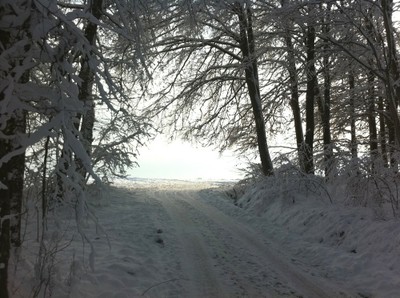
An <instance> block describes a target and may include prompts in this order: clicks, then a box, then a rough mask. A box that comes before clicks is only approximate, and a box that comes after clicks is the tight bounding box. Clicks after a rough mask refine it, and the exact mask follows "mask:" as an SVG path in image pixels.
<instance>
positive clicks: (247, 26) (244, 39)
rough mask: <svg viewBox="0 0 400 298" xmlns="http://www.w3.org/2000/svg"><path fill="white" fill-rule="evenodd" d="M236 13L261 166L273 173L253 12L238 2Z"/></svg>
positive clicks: (264, 171) (265, 170)
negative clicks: (258, 67) (261, 92)
mask: <svg viewBox="0 0 400 298" xmlns="http://www.w3.org/2000/svg"><path fill="white" fill-rule="evenodd" d="M234 10H235V13H236V14H237V16H238V18H239V26H240V49H241V52H242V55H243V61H242V63H243V66H244V68H245V77H246V84H247V89H248V92H249V97H250V101H251V106H252V109H253V115H254V122H255V125H256V133H257V144H258V151H259V154H260V159H261V168H262V171H263V173H264V175H266V176H269V175H273V165H272V161H271V157H270V154H269V149H268V144H267V137H266V131H265V121H264V116H263V110H262V103H261V96H260V85H259V80H258V70H257V58H256V56H255V41H254V35H253V28H252V13H251V9H250V7H247V9H246V11H245V10H244V9H243V4H241V3H239V2H236V3H235V6H234Z"/></svg>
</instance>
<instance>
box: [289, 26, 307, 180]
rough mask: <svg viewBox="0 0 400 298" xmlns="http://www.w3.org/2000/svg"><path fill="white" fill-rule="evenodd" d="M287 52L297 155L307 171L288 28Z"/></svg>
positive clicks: (294, 63) (295, 74)
mask: <svg viewBox="0 0 400 298" xmlns="http://www.w3.org/2000/svg"><path fill="white" fill-rule="evenodd" d="M284 40H285V43H286V47H287V53H288V59H287V63H288V72H289V84H290V107H291V109H292V113H293V120H294V129H295V133H296V144H297V155H298V159H299V166H300V170H301V171H302V172H305V163H304V157H305V153H304V133H303V126H302V122H301V113H300V104H299V84H298V75H297V69H296V59H295V57H294V47H293V42H292V39H291V38H290V32H289V30H288V29H286V30H285V37H284Z"/></svg>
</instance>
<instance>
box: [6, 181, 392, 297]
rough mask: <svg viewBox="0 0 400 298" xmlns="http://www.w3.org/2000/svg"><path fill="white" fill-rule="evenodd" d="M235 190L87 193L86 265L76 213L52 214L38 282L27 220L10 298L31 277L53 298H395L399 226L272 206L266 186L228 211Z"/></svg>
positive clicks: (315, 208)
mask: <svg viewBox="0 0 400 298" xmlns="http://www.w3.org/2000/svg"><path fill="white" fill-rule="evenodd" d="M232 186H233V185H232V184H229V183H227V182H193V181H192V182H189V181H169V180H135V181H128V180H124V181H119V182H118V183H116V184H115V185H114V186H112V187H103V188H102V189H97V188H96V189H93V192H92V196H91V197H90V198H89V199H88V206H89V207H90V208H91V210H93V211H94V213H95V215H96V220H97V222H98V224H97V225H96V224H95V222H96V220H94V221H93V220H87V222H85V224H84V227H83V230H84V232H85V235H86V236H85V237H86V238H87V241H89V242H90V243H91V244H92V245H93V249H94V257H95V258H94V263H93V268H91V264H90V263H91V262H90V257H89V256H90V252H91V249H90V246H91V245H90V244H89V243H88V242H86V244H85V245H83V244H82V243H83V240H82V236H81V235H80V234H78V233H77V232H76V227H75V225H76V224H75V220H74V212H75V211H74V210H70V209H68V208H64V209H63V208H58V210H57V212H56V211H54V212H55V213H54V221H52V222H49V233H48V237H47V238H46V247H47V248H48V250H49V252H51V251H57V253H56V254H54V259H53V260H52V262H50V263H51V266H48V267H46V269H47V270H43V271H42V272H44V273H42V274H41V275H40V274H39V273H38V272H39V270H38V267H37V266H36V267H35V263H36V259H37V252H38V244H37V242H36V241H35V238H36V226H35V222H36V215H35V214H33V213H32V214H31V216H30V217H29V222H27V225H26V233H25V241H24V244H23V247H22V249H21V251H20V252H19V254H18V255H15V256H14V260H16V259H17V258H16V257H17V256H18V261H17V262H16V267H15V268H16V269H17V270H15V271H14V277H13V278H12V280H11V284H10V288H11V290H12V297H31V296H32V294H33V292H32V288H33V287H34V286H35V285H38V283H39V281H40V278H39V277H41V280H42V287H41V288H40V291H41V292H40V293H41V294H43V293H44V292H45V291H46V296H50V295H51V296H52V297H104V298H106V297H107V298H108V297H307V298H308V297H399V293H400V261H399V259H400V258H399V243H400V233H399V225H398V221H397V220H385V221H383V220H379V219H377V217H376V213H374V212H372V211H371V210H370V209H367V208H356V207H349V206H344V205H343V204H339V203H336V202H334V204H335V205H334V206H332V204H331V203H330V200H328V199H327V198H326V197H322V196H321V197H319V198H317V197H315V195H314V196H312V195H310V196H309V197H308V196H305V195H304V194H303V195H300V194H297V195H293V194H292V195H290V196H289V195H288V196H280V195H274V196H273V197H271V191H270V190H268V189H266V188H265V183H263V182H260V183H259V184H256V185H253V186H252V187H250V188H247V189H245V190H243V191H241V192H240V193H241V194H242V193H243V195H240V196H239V197H240V198H239V199H238V200H237V201H236V202H235V203H236V205H238V206H235V205H234V200H233V199H232V198H231V197H232V195H233V194H234V193H235V192H233V191H232ZM237 193H238V192H236V194H237ZM239 206H240V207H239ZM50 255H51V254H50ZM46 272H47V273H48V276H46ZM41 296H43V295H41Z"/></svg>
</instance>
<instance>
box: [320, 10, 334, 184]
mask: <svg viewBox="0 0 400 298" xmlns="http://www.w3.org/2000/svg"><path fill="white" fill-rule="evenodd" d="M327 5H328V7H327V10H326V11H327V17H326V19H324V20H323V24H324V25H323V26H322V33H323V34H324V36H325V37H328V36H329V34H330V27H329V26H330V10H331V4H327ZM329 52H330V43H329V41H328V40H327V39H324V43H323V55H324V56H323V58H322V63H323V76H324V96H323V97H321V98H323V103H322V104H321V105H322V131H323V140H324V164H325V177H328V176H329V174H330V172H331V171H332V170H333V146H332V138H331V124H330V121H331V74H330V59H329Z"/></svg>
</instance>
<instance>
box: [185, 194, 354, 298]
mask: <svg viewBox="0 0 400 298" xmlns="http://www.w3.org/2000/svg"><path fill="white" fill-rule="evenodd" d="M181 196H182V197H184V198H185V202H186V203H188V204H190V205H191V206H193V208H194V209H196V210H197V211H198V212H201V213H202V214H204V215H205V216H206V217H207V218H209V219H210V220H211V221H213V222H214V223H215V224H216V225H218V226H219V227H221V228H222V229H224V230H225V231H226V232H227V233H228V234H230V235H231V236H233V237H232V242H234V243H235V245H234V246H240V245H242V246H245V247H246V248H247V250H248V251H249V253H250V254H253V255H255V256H257V257H258V259H259V262H260V263H263V264H265V265H266V266H270V267H271V268H273V269H274V271H276V272H277V273H278V274H279V275H280V277H281V278H282V282H283V281H284V282H286V283H287V284H288V285H289V286H291V288H293V289H294V290H296V292H298V293H300V295H299V297H307V298H314V297H315V298H321V297H324V298H329V297H332V298H334V297H344V296H346V295H345V294H343V293H338V292H337V291H335V290H334V289H333V288H332V287H330V286H328V285H327V284H326V283H325V282H323V281H322V280H320V279H318V280H315V279H316V278H315V277H312V278H313V280H311V279H310V278H308V277H306V276H305V275H304V274H303V273H302V272H300V271H298V270H297V269H296V268H295V267H294V266H293V265H292V264H290V263H288V262H286V261H284V260H283V259H282V257H280V256H279V255H278V253H277V252H276V251H275V250H273V249H272V248H271V247H269V246H270V245H268V244H266V243H265V242H263V241H262V240H261V238H262V237H260V235H257V234H256V233H255V232H254V231H252V230H250V229H249V228H247V227H246V226H244V225H242V224H240V223H238V222H236V221H234V220H233V219H232V218H230V217H229V216H227V215H225V214H224V213H223V212H221V211H219V210H218V209H216V208H214V207H212V206H209V205H206V204H204V203H202V202H200V201H199V199H200V196H199V192H198V191H193V190H187V191H185V192H182V193H181Z"/></svg>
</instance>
